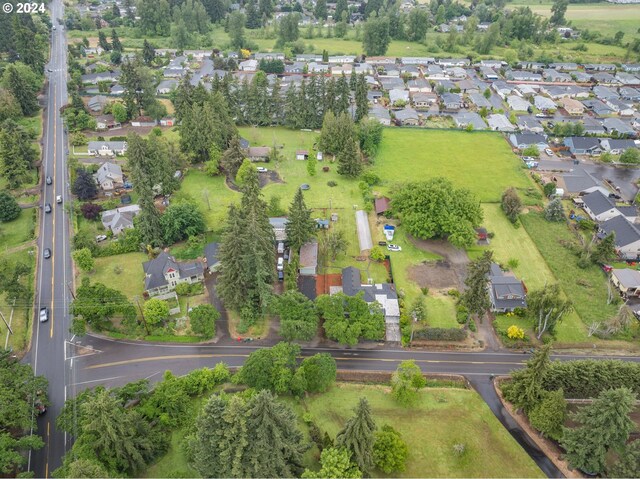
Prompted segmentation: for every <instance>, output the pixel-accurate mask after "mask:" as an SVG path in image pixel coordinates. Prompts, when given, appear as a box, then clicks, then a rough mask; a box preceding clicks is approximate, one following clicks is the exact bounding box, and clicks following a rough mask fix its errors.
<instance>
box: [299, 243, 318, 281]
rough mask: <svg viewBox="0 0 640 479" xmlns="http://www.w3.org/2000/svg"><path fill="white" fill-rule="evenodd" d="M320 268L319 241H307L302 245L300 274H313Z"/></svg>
mask: <svg viewBox="0 0 640 479" xmlns="http://www.w3.org/2000/svg"><path fill="white" fill-rule="evenodd" d="M317 269H318V243H317V242H316V241H314V242H312V243H305V244H303V245H302V246H301V247H300V275H302V276H313V275H315V274H316V273H317Z"/></svg>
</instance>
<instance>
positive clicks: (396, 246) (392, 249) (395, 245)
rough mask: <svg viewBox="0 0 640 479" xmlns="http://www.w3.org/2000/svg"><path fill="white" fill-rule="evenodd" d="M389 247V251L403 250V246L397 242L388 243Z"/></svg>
mask: <svg viewBox="0 0 640 479" xmlns="http://www.w3.org/2000/svg"><path fill="white" fill-rule="evenodd" d="M387 249H388V250H389V251H402V248H401V247H400V246H398V245H397V244H388V245H387Z"/></svg>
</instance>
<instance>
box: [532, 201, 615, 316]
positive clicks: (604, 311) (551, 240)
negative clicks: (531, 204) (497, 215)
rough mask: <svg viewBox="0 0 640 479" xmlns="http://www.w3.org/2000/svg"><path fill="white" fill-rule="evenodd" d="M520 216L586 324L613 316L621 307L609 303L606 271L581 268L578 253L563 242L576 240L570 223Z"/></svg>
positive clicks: (533, 215) (595, 268)
mask: <svg viewBox="0 0 640 479" xmlns="http://www.w3.org/2000/svg"><path fill="white" fill-rule="evenodd" d="M520 218H521V221H522V223H523V225H524V227H525V229H526V230H527V233H529V236H530V237H531V239H532V240H533V242H534V243H535V244H536V246H537V248H538V250H539V251H540V253H541V254H542V256H543V258H544V259H545V260H546V262H547V264H548V265H549V268H550V269H551V271H553V274H554V275H555V277H556V278H557V279H558V281H559V282H560V285H561V286H562V289H564V291H565V293H566V294H567V296H569V298H571V301H572V302H573V305H574V308H575V310H576V312H577V313H578V315H579V316H580V318H581V319H582V321H583V322H584V324H585V325H590V324H591V323H593V322H594V321H604V320H606V319H607V318H610V317H611V316H613V315H614V314H615V313H616V309H617V308H616V306H614V305H607V279H606V277H605V275H604V273H603V272H602V271H601V270H600V269H599V268H598V267H597V266H595V265H594V266H590V267H588V268H585V269H581V268H579V267H578V265H577V257H576V255H575V254H574V253H573V252H572V251H571V250H569V249H568V248H567V247H565V246H563V245H562V244H561V243H560V241H566V242H571V241H573V237H572V236H571V233H570V232H569V230H568V229H567V226H566V224H565V223H552V222H548V221H546V220H545V219H544V217H543V216H542V215H541V214H539V213H529V214H527V215H521V216H520Z"/></svg>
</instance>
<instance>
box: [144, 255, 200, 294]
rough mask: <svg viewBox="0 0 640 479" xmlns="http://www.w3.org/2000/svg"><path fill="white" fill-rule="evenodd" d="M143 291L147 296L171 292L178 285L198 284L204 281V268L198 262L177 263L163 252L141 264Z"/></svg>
mask: <svg viewBox="0 0 640 479" xmlns="http://www.w3.org/2000/svg"><path fill="white" fill-rule="evenodd" d="M142 269H143V270H144V291H145V293H146V294H147V295H149V296H157V295H159V294H163V293H168V292H170V291H173V290H174V289H175V287H176V286H177V285H178V284H180V283H189V284H192V283H198V282H200V281H202V280H204V267H203V265H202V263H201V262H200V261H193V262H185V263H182V262H178V261H176V260H175V258H174V257H173V256H170V255H169V253H167V252H166V251H163V252H162V253H160V254H159V255H158V257H157V258H155V259H152V260H151V261H147V262H145V263H142Z"/></svg>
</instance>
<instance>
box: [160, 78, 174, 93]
mask: <svg viewBox="0 0 640 479" xmlns="http://www.w3.org/2000/svg"><path fill="white" fill-rule="evenodd" d="M176 88H178V82H177V81H175V80H162V81H161V82H160V84H159V85H158V86H157V87H156V93H157V94H158V95H167V94H169V93H171V91H173V90H175V89H176Z"/></svg>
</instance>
